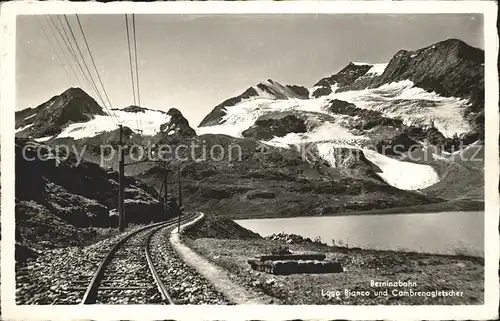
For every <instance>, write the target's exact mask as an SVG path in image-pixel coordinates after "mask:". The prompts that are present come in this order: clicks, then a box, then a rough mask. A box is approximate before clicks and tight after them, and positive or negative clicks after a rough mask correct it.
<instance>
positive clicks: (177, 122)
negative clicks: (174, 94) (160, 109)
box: [160, 108, 196, 137]
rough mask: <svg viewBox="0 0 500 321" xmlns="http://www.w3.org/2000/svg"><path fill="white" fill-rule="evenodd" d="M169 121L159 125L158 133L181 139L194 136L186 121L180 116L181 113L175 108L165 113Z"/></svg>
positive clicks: (194, 133)
mask: <svg viewBox="0 0 500 321" xmlns="http://www.w3.org/2000/svg"><path fill="white" fill-rule="evenodd" d="M167 115H169V116H170V119H169V120H168V121H167V122H166V123H164V124H162V125H160V133H162V134H166V135H174V134H176V135H179V136H182V137H192V136H196V132H195V131H194V129H193V128H191V126H189V122H188V120H187V119H186V118H185V117H184V115H182V113H181V111H180V110H178V109H177V108H170V109H169V110H168V111H167Z"/></svg>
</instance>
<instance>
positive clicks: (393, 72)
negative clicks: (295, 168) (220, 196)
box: [196, 39, 484, 190]
mask: <svg viewBox="0 0 500 321" xmlns="http://www.w3.org/2000/svg"><path fill="white" fill-rule="evenodd" d="M483 61H484V52H483V51H482V50H480V49H477V48H473V47H470V46H468V45H467V44H465V43H464V42H462V41H460V40H456V39H449V40H446V41H442V42H439V43H436V44H433V45H430V46H428V47H426V48H422V49H418V50H415V51H406V50H400V51H399V52H397V53H396V54H395V55H394V57H393V58H392V59H390V61H389V62H388V63H377V64H370V63H362V62H351V63H349V64H348V65H347V66H346V67H345V68H343V69H342V70H340V71H339V72H338V73H336V74H334V75H332V76H329V77H325V78H323V79H321V80H320V81H318V82H317V83H316V84H315V85H314V86H313V87H312V88H311V89H310V90H309V93H310V94H309V95H308V96H307V97H305V95H300V96H299V97H297V96H296V95H293V94H290V93H289V92H286V93H285V91H284V90H283V88H285V89H286V88H289V87H288V86H284V85H281V84H279V83H277V82H275V81H270V80H267V81H266V82H264V83H265V84H266V86H267V87H266V88H272V89H274V88H279V89H280V90H279V93H280V95H271V94H269V92H271V90H267V91H264V90H262V91H257V90H256V89H255V88H259V85H261V84H259V85H257V86H256V87H255V86H254V87H251V88H249V89H248V90H246V91H245V92H244V93H243V94H241V95H239V96H237V97H233V98H230V99H228V100H226V101H224V102H223V103H221V104H220V105H218V106H216V107H215V108H214V109H213V111H212V112H211V113H209V114H208V115H207V117H205V119H204V120H203V121H202V122H201V123H200V125H199V127H198V128H197V129H196V131H197V133H198V135H203V134H225V135H230V136H233V137H237V138H243V137H251V138H254V139H257V140H259V141H261V142H262V143H265V144H268V145H270V146H274V147H280V148H285V149H289V148H293V149H301V148H303V146H306V145H307V146H311V145H313V148H312V149H313V150H314V151H315V152H316V153H317V155H318V156H319V157H320V158H321V159H323V160H324V161H326V162H327V163H328V164H330V166H332V167H336V166H338V165H337V164H339V160H338V155H337V154H338V152H337V151H338V150H342V149H346V148H347V149H351V150H360V151H362V152H363V153H364V155H365V157H366V159H368V160H369V161H370V162H371V163H372V164H374V165H376V166H377V167H378V176H379V177H380V178H381V179H382V180H384V181H385V182H387V183H388V184H390V185H392V186H395V187H398V188H401V189H406V190H417V189H424V188H427V187H429V186H432V185H433V184H436V183H437V182H439V181H440V179H441V178H440V176H439V175H438V173H437V172H436V170H435V169H434V168H433V167H432V166H431V165H426V164H416V163H415V162H409V161H408V159H398V158H395V157H394V156H395V155H387V154H381V153H380V150H378V149H379V147H380V146H381V145H382V144H385V143H387V142H388V141H389V142H394V141H395V140H396V139H400V138H401V137H403V136H404V137H406V140H407V141H408V142H409V141H412V142H415V143H417V144H421V145H422V146H424V145H427V144H431V145H440V147H443V148H444V150H445V151H446V150H450V149H453V148H456V147H457V146H456V145H457V144H458V143H459V142H460V141H461V142H462V143H465V144H470V143H473V142H476V141H478V140H480V139H482V137H483V135H484V132H483V128H484V80H483V74H484V66H483ZM276 91H277V90H276ZM302 91H303V92H304V93H305V92H306V90H302ZM410 145H411V144H406V145H404V146H403V147H404V148H409V147H410ZM373 146H376V147H377V148H375V151H374V150H373V149H374V148H370V147H373ZM407 151H408V150H405V149H403V150H402V151H400V154H404V153H406V152H407ZM396 156H397V155H396ZM399 156H401V155H399ZM340 163H342V162H340ZM403 174H404V179H403V178H402V175H403Z"/></svg>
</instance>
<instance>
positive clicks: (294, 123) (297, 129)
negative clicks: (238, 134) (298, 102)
mask: <svg viewBox="0 0 500 321" xmlns="http://www.w3.org/2000/svg"><path fill="white" fill-rule="evenodd" d="M306 131H307V126H306V123H305V121H304V120H303V119H300V118H298V117H297V116H295V115H287V116H285V117H283V118H278V119H276V118H267V119H260V120H257V121H256V122H255V125H253V126H252V127H250V128H249V129H247V130H245V131H243V132H242V135H243V137H252V138H255V139H257V140H269V139H272V138H273V137H275V136H277V137H283V136H285V135H286V134H288V133H305V132H306Z"/></svg>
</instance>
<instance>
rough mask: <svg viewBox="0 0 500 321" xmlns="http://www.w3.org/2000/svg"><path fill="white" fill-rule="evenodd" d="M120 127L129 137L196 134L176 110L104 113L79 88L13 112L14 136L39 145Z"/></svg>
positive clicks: (133, 108) (132, 109)
mask: <svg viewBox="0 0 500 321" xmlns="http://www.w3.org/2000/svg"><path fill="white" fill-rule="evenodd" d="M119 124H121V125H123V126H124V127H125V128H128V130H130V134H137V135H140V136H154V135H157V134H165V131H166V134H167V135H174V134H179V135H188V136H189V135H194V134H195V132H194V130H193V129H192V128H191V127H190V126H189V123H188V121H187V120H186V119H185V118H184V117H183V116H182V114H181V113H180V112H179V110H177V109H175V108H172V109H170V110H169V111H167V112H164V111H161V110H153V109H148V108H144V107H139V106H129V107H125V108H122V109H118V108H113V109H111V110H109V111H107V110H104V109H103V108H102V107H101V106H99V105H98V104H97V102H96V101H95V100H94V99H93V98H92V97H90V96H89V95H88V94H87V93H85V92H84V91H83V90H81V89H80V88H70V89H68V90H66V91H65V92H63V93H62V94H61V95H58V96H54V97H53V98H51V99H50V100H48V101H47V102H45V103H43V104H41V105H39V106H38V107H36V108H28V109H25V110H21V111H18V112H16V136H18V137H24V138H32V139H34V140H36V141H39V142H44V141H48V140H56V139H63V138H71V139H75V140H79V139H85V138H92V137H96V136H99V135H103V134H109V133H112V132H115V131H116V129H117V125H119ZM167 129H168V130H167ZM108 136H109V135H108Z"/></svg>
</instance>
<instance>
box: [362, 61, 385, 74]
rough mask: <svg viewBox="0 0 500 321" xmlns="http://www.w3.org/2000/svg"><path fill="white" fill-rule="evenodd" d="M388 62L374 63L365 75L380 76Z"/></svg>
mask: <svg viewBox="0 0 500 321" xmlns="http://www.w3.org/2000/svg"><path fill="white" fill-rule="evenodd" d="M387 65H388V64H387V63H381V64H373V66H372V67H371V68H370V69H369V70H368V71H367V72H366V74H365V75H374V76H380V75H381V74H383V73H384V71H385V68H386V67H387Z"/></svg>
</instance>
